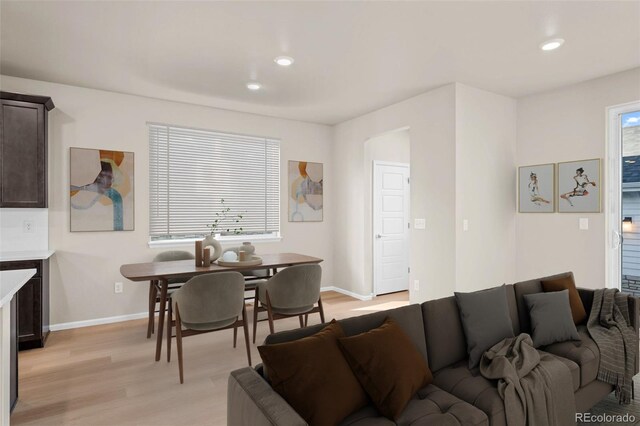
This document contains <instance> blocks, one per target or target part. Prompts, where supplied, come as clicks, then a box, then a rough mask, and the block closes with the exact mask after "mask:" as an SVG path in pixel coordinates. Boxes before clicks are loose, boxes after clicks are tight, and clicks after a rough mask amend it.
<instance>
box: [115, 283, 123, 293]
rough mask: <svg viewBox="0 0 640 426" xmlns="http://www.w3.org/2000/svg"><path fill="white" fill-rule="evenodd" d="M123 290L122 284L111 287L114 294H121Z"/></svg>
mask: <svg viewBox="0 0 640 426" xmlns="http://www.w3.org/2000/svg"><path fill="white" fill-rule="evenodd" d="M123 290H124V287H123V285H122V283H116V284H115V285H114V286H113V292H114V293H122V291H123Z"/></svg>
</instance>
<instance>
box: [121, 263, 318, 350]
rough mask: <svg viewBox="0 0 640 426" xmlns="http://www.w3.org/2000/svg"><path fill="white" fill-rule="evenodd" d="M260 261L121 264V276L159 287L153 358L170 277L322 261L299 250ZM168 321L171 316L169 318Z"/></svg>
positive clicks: (159, 340)
mask: <svg viewBox="0 0 640 426" xmlns="http://www.w3.org/2000/svg"><path fill="white" fill-rule="evenodd" d="M260 257H261V258H262V263H261V264H260V265H252V266H220V265H218V264H216V263H212V264H210V265H207V266H196V265H195V261H194V260H193V259H191V260H174V261H168V262H148V263H131V264H126V265H122V266H121V267H120V274H122V276H123V277H125V278H127V279H129V280H131V281H135V282H148V281H157V282H158V284H159V287H160V312H159V314H158V328H157V333H156V361H160V355H161V353H162V332H163V330H164V321H165V311H166V308H167V291H168V289H169V279H173V278H184V280H185V282H186V281H187V280H188V279H189V278H191V277H195V276H197V275H203V274H211V273H216V272H228V271H237V272H242V271H255V270H258V269H267V270H271V271H272V273H273V274H275V273H276V272H277V270H278V268H286V267H288V266H295V265H307V264H317V263H320V262H322V261H323V260H322V259H320V258H318V257H313V256H307V255H304V254H298V253H274V254H261V255H260ZM169 321H171V318H169Z"/></svg>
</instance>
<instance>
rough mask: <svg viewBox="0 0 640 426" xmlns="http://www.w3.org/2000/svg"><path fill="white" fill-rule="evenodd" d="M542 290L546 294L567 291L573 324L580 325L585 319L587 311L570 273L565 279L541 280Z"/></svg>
mask: <svg viewBox="0 0 640 426" xmlns="http://www.w3.org/2000/svg"><path fill="white" fill-rule="evenodd" d="M542 289H543V290H544V291H546V292H554V291H562V290H567V291H568V292H569V304H570V305H571V316H572V318H573V323H574V324H576V325H577V324H582V323H583V322H585V320H586V319H587V311H586V310H585V309H584V304H583V303H582V300H581V299H580V294H579V293H578V289H577V288H576V283H575V280H574V278H573V273H572V272H571V273H570V275H569V276H567V277H560V278H552V279H544V280H542Z"/></svg>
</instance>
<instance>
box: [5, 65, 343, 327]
mask: <svg viewBox="0 0 640 426" xmlns="http://www.w3.org/2000/svg"><path fill="white" fill-rule="evenodd" d="M0 86H1V88H2V90H6V91H13V92H20V93H30V94H38V95H47V96H51V97H52V98H53V101H54V103H55V104H56V108H55V109H54V110H53V111H51V113H50V131H49V239H50V241H49V245H50V248H52V249H55V250H56V254H55V256H54V257H53V258H52V261H51V322H52V324H59V323H67V322H74V321H83V320H89V319H96V318H104V317H111V316H119V315H127V314H133V313H138V312H143V311H145V309H146V306H147V295H148V286H147V285H146V284H143V283H132V282H128V281H127V280H125V279H124V278H123V277H122V276H121V275H120V273H119V268H120V265H122V264H124V263H135V262H145V261H150V260H151V259H152V258H153V256H154V255H155V253H157V252H158V251H160V250H151V249H149V248H148V246H147V241H148V229H149V213H148V210H149V209H148V198H149V191H148V186H149V176H148V167H149V158H148V134H147V126H146V123H147V122H148V121H152V122H161V123H170V124H178V125H184V126H192V127H198V128H207V129H215V130H219V131H225V132H238V133H244V134H254V135H260V136H269V137H274V138H279V139H281V140H282V145H281V206H282V211H281V217H282V218H283V219H282V222H281V231H282V235H283V240H282V241H281V242H280V243H269V244H267V243H265V244H256V247H257V251H258V252H259V253H260V252H262V253H268V252H289V251H290V252H300V253H305V254H309V255H312V256H318V257H321V258H323V259H325V262H324V263H323V264H322V266H323V285H331V284H333V265H332V239H331V238H327V235H332V229H333V227H332V225H333V222H334V220H333V216H332V213H333V212H334V211H335V210H334V209H333V206H332V205H333V203H334V197H333V193H334V192H333V185H334V179H333V177H334V173H333V170H334V169H333V165H332V161H331V160H332V129H331V128H330V127H328V126H324V125H316V124H309V123H303V122H297V121H290V120H282V119H276V118H270V117H265V116H258V115H252V114H245V113H238V112H232V111H226V110H220V109H214V108H208V107H202V106H196V105H189V104H182V103H176V102H168V101H161V100H156V99H149V98H143V97H138V96H130V95H123V94H117V93H111V92H105V91H99V90H91V89H84V88H79V87H73V86H65V85H60V84H52V83H46V82H40V81H33V80H26V79H19V78H13V77H7V76H2V78H1V80H0ZM70 147H85V148H105V149H114V150H127V151H134V152H135V162H136V164H135V168H136V173H135V200H136V206H135V207H136V209H135V231H131V232H88V233H82V232H74V233H71V232H69V189H68V188H69V148H70ZM289 159H296V160H303V159H304V160H308V161H316V162H321V163H324V173H325V182H326V185H327V186H326V188H327V189H326V191H325V196H324V203H325V215H324V221H323V222H317V223H289V222H287V220H286V218H287V212H286V209H287V175H286V170H287V169H286V164H287V160H289ZM116 281H124V282H125V288H124V293H123V294H114V291H113V285H114V282H116Z"/></svg>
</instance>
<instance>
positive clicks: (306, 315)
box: [304, 314, 309, 327]
mask: <svg viewBox="0 0 640 426" xmlns="http://www.w3.org/2000/svg"><path fill="white" fill-rule="evenodd" d="M307 324H309V314H304V326H305V327H306V326H307Z"/></svg>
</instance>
